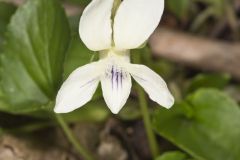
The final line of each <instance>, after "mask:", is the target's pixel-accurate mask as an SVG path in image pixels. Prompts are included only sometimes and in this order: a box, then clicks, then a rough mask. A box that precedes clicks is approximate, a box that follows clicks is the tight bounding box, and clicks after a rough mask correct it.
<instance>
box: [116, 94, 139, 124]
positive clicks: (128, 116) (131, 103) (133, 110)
mask: <svg viewBox="0 0 240 160" xmlns="http://www.w3.org/2000/svg"><path fill="white" fill-rule="evenodd" d="M117 116H118V117H119V118H120V119H122V120H126V121H132V120H136V119H139V118H141V116H142V114H141V111H140V106H139V103H138V102H137V101H136V100H134V99H130V98H129V99H128V101H127V103H126V104H125V105H124V107H123V108H122V110H121V111H120V112H119V114H118V115H117Z"/></svg>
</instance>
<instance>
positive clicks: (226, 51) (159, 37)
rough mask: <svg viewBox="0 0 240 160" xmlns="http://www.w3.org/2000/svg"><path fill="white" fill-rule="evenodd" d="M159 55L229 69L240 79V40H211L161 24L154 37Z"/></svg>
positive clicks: (211, 68) (208, 67)
mask: <svg viewBox="0 0 240 160" xmlns="http://www.w3.org/2000/svg"><path fill="white" fill-rule="evenodd" d="M149 43H150V46H151V48H152V51H153V53H154V55H155V56H158V57H164V58H166V59H169V60H172V61H175V62H178V63H181V64H185V65H189V66H192V67H195V68H199V69H203V70H208V71H216V72H226V73H229V74H231V75H232V76H233V78H235V79H238V80H240V43H239V42H235V43H228V42H223V41H217V40H210V39H207V38H201V37H198V36H194V35H190V34H186V33H181V32H176V31H172V30H169V29H166V28H159V29H157V30H156V31H155V33H154V34H153V35H152V36H151V38H150V41H149Z"/></svg>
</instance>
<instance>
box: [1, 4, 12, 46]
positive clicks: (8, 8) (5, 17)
mask: <svg viewBox="0 0 240 160" xmlns="http://www.w3.org/2000/svg"><path fill="white" fill-rule="evenodd" d="M15 10H16V7H15V6H14V5H12V4H9V3H6V2H0V50H1V47H2V42H3V40H4V33H5V31H6V28H7V24H8V23H9V21H10V18H11V16H12V15H13V13H14V12H15Z"/></svg>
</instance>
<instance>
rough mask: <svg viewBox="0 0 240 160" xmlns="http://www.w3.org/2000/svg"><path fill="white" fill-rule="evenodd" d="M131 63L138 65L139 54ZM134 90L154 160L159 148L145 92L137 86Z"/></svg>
mask: <svg viewBox="0 0 240 160" xmlns="http://www.w3.org/2000/svg"><path fill="white" fill-rule="evenodd" d="M133 61H134V63H140V61H141V58H140V54H139V53H136V54H135V55H134V57H133ZM136 89H137V93H138V96H139V105H140V107H141V112H142V116H143V122H144V126H145V130H146V133H147V138H148V143H149V146H150V151H151V154H152V156H153V158H156V157H157V156H159V146H158V144H157V140H156V136H155V134H154V132H153V130H152V127H151V120H150V114H149V110H148V105H147V100H146V95H145V92H144V91H143V89H142V88H141V87H140V86H139V85H137V87H136Z"/></svg>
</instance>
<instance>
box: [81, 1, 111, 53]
mask: <svg viewBox="0 0 240 160" xmlns="http://www.w3.org/2000/svg"><path fill="white" fill-rule="evenodd" d="M113 2H114V0H92V2H91V3H90V4H89V5H88V6H87V7H86V8H85V10H84V11H83V14H82V16H81V19H80V25H79V34H80V37H81V39H82V41H83V42H84V43H85V45H86V46H87V47H88V48H89V49H91V50H93V51H100V50H104V49H108V48H110V47H111V44H112V26H111V25H112V24H111V23H112V22H111V14H112V7H113Z"/></svg>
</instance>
